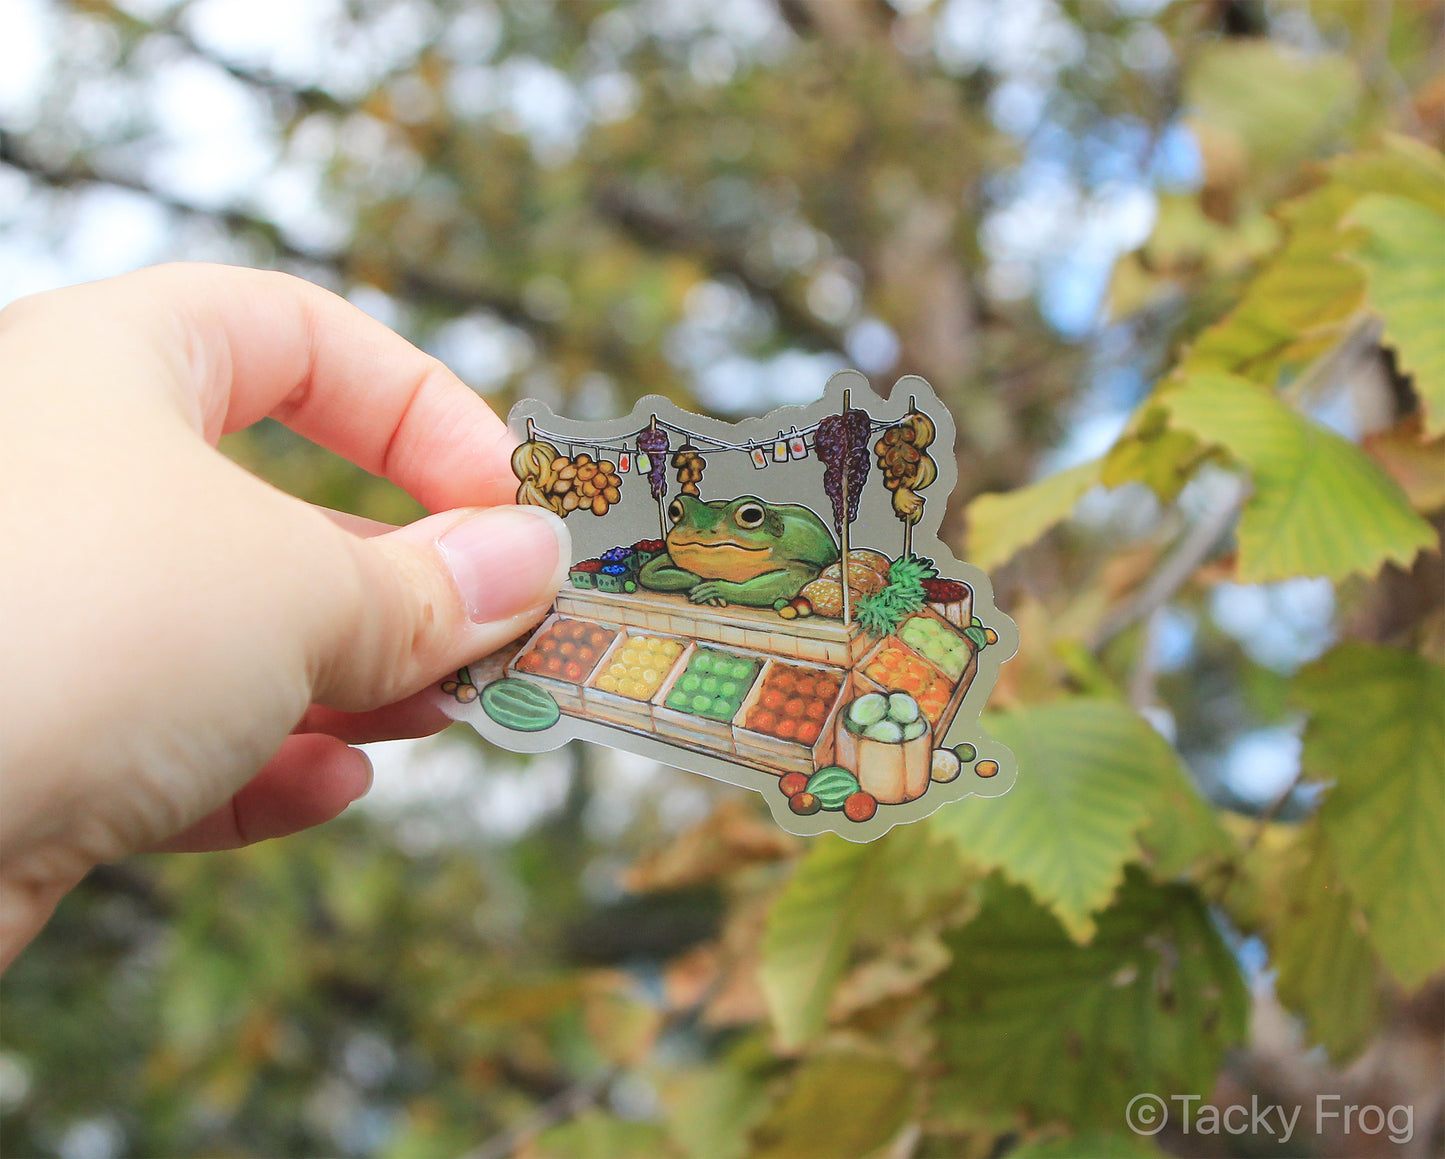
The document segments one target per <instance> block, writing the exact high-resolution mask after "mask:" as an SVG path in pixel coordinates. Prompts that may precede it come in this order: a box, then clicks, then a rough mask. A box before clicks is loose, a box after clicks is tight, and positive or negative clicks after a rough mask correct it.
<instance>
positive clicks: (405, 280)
mask: <svg viewBox="0 0 1445 1159" xmlns="http://www.w3.org/2000/svg"><path fill="white" fill-rule="evenodd" d="M0 165H8V166H10V167H11V168H13V169H17V170H19V171H20V172H22V173H25V174H28V175H29V176H30V177H32V178H34V179H35V180H37V181H39V182H41V183H42V184H44V185H46V186H49V187H50V188H52V189H58V190H64V189H76V188H84V187H86V186H92V185H106V186H110V187H111V188H114V189H125V190H129V191H130V192H132V193H139V194H141V195H143V196H145V197H148V198H150V199H151V200H152V201H154V202H156V204H158V205H160V206H161V207H162V208H164V209H166V210H169V211H170V212H172V213H175V214H178V215H179V216H182V217H186V218H191V219H195V220H201V221H210V222H214V223H216V224H217V225H220V226H221V227H223V228H224V229H225V230H227V231H228V232H229V233H233V234H239V235H243V236H245V235H250V236H252V237H259V238H261V239H262V240H263V241H264V242H265V243H266V244H267V245H268V246H270V248H271V249H272V250H273V251H274V252H275V253H276V254H277V255H278V256H279V257H282V258H285V259H287V260H289V261H293V262H301V263H309V264H312V265H317V266H322V267H324V268H326V269H328V270H331V271H332V272H333V273H335V274H336V276H337V277H338V278H340V279H343V280H347V279H350V278H352V277H353V276H354V275H353V274H352V272H351V270H352V267H353V266H354V265H355V264H357V260H358V258H359V256H360V255H358V254H355V253H352V252H350V251H347V250H324V249H319V248H315V247H310V246H303V245H298V244H297V243H295V242H293V241H291V240H289V239H288V238H287V237H286V236H285V234H284V233H283V232H282V230H281V228H280V227H279V226H278V225H277V224H276V223H275V222H274V221H268V220H267V219H265V218H263V217H259V216H257V215H255V214H252V213H248V212H246V211H244V210H241V209H237V208H234V207H231V208H223V209H207V208H204V207H202V206H198V205H193V204H191V203H190V202H187V201H184V200H182V199H181V198H178V197H176V196H174V195H173V194H169V193H165V192H164V191H162V190H158V189H156V188H154V187H153V186H151V185H150V184H148V183H147V182H146V181H144V180H142V179H141V178H139V177H136V176H134V175H132V174H129V173H122V172H117V171H113V170H102V169H99V168H97V167H96V166H94V165H92V164H90V163H88V162H83V161H70V162H67V163H66V164H64V165H55V164H51V163H50V162H47V161H43V160H41V159H40V158H39V157H37V156H35V155H34V154H33V153H31V152H29V151H28V150H26V149H25V147H24V144H23V142H22V140H21V138H19V137H18V136H16V135H15V134H14V133H10V132H8V131H6V130H4V129H0ZM387 270H388V272H389V273H390V274H391V276H392V278H393V282H394V288H395V289H396V290H397V291H398V292H399V293H400V294H401V295H402V296H404V297H406V298H408V299H410V300H411V301H414V302H418V303H421V304H425V305H431V306H438V307H441V308H443V309H446V310H449V311H454V312H457V313H462V312H465V311H468V310H485V311H486V312H488V313H490V314H493V315H495V316H496V317H498V318H500V319H501V320H502V321H504V322H508V323H510V324H511V325H513V326H516V327H518V328H519V329H522V330H526V331H529V332H530V333H532V334H534V335H536V336H537V337H539V338H541V339H544V340H545V339H549V338H551V337H553V336H554V335H555V332H556V328H555V327H554V326H553V325H552V324H550V323H547V322H543V321H541V320H540V319H537V318H534V317H533V316H532V315H531V314H529V313H528V312H527V310H526V309H525V308H524V307H523V306H522V304H521V302H520V301H519V300H518V299H517V298H515V297H513V296H512V295H510V294H506V293H503V292H500V291H498V290H495V289H493V288H491V287H487V286H479V285H476V284H474V283H469V282H461V281H457V280H455V279H451V278H446V277H444V276H441V275H438V274H436V273H433V272H432V271H430V270H425V269H421V268H419V267H415V266H410V265H407V264H404V263H390V262H388V263H387Z"/></svg>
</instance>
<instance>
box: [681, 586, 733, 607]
mask: <svg viewBox="0 0 1445 1159" xmlns="http://www.w3.org/2000/svg"><path fill="white" fill-rule="evenodd" d="M687 598H688V599H690V600H691V601H692V602H693V603H695V604H711V605H712V606H713V607H715V608H725V607H727V602H728V601H727V597H726V596H724V595H723V592H722V584H721V583H720V582H719V581H718V580H704V581H703V582H702V583H700V584H694V585H693V587H692V589H691V590H690V591H689V592H688V593H687Z"/></svg>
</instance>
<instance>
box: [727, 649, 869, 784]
mask: <svg viewBox="0 0 1445 1159" xmlns="http://www.w3.org/2000/svg"><path fill="white" fill-rule="evenodd" d="M784 664H786V665H787V666H788V667H791V668H807V669H810V670H812V671H814V672H819V673H826V674H827V675H829V676H835V677H837V678H838V685H839V687H838V691H837V692H836V693H835V694H834V696H833V699H832V701H831V703H830V704H829V705H828V711H827V714H826V715H825V716H824V717H823V719H822V722H821V728H820V731H819V733H818V739H817V740H816V741H814V742H813V743H812V744H803V743H802V742H801V741H796V740H785V739H783V738H782V737H778V736H774V735H773V734H772V733H769V732H759V731H757V730H754V729H750V728H748V727H747V726H746V725H744V724H743V721H745V720H747V718H748V714H749V713H750V712H751V711H752V710H753V709H754V708H755V707H756V706H757V704H758V701H759V700H760V698H761V697H762V694H763V687H764V685H765V684H766V683H767V682H768V677H769V675H770V674H771V673H772V671H773V669H774V668H775V667H777V666H779V665H784ZM851 689H852V685H851V682H850V680H849V674H848V673H847V672H845V671H844V670H843V669H841V668H833V667H831V666H829V665H825V664H808V663H806V662H801V661H797V660H787V661H783V660H778V659H773V658H770V659H769V660H768V662H767V663H766V664H764V665H763V669H762V671H761V672H759V673H758V678H757V679H756V680H755V681H754V682H753V686H752V688H750V689H749V690H748V694H747V696H746V697H744V698H743V703H742V706H741V707H740V708H739V709H738V713H737V715H736V716H735V717H733V749H734V751H735V752H736V753H737V755H738V756H739V757H740V758H742V759H743V760H745V761H747V762H748V763H749V764H754V765H757V766H759V767H761V768H764V769H767V770H768V772H770V773H775V774H777V775H778V776H782V775H783V774H784V773H805V774H808V775H811V774H812V773H813V772H814V770H816V769H820V768H822V767H823V766H824V765H829V764H832V763H833V750H834V743H835V742H834V734H835V731H836V725H837V719H838V713H839V711H840V708H841V706H842V704H843V703H844V702H845V701H847V700H850V699H852V691H851Z"/></svg>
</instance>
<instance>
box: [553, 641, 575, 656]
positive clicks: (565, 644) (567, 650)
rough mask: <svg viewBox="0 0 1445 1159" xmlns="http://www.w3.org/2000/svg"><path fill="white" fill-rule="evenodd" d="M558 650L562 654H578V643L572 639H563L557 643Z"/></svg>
mask: <svg viewBox="0 0 1445 1159" xmlns="http://www.w3.org/2000/svg"><path fill="white" fill-rule="evenodd" d="M557 652H558V654H559V655H561V656H575V655H577V645H576V644H574V643H573V642H572V641H571V640H563V641H562V643H560V644H558V645H557Z"/></svg>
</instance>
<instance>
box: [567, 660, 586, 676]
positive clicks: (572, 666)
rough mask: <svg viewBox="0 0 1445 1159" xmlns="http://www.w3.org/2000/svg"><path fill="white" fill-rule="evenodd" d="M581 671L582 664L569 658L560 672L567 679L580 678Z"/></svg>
mask: <svg viewBox="0 0 1445 1159" xmlns="http://www.w3.org/2000/svg"><path fill="white" fill-rule="evenodd" d="M583 671H584V670H583V668H582V665H580V664H579V663H577V661H576V660H570V661H568V663H567V665H566V667H564V668H563V669H562V674H563V675H564V676H566V677H567V679H568V680H581V679H582V676H583Z"/></svg>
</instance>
